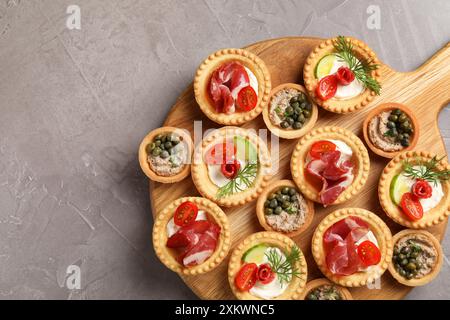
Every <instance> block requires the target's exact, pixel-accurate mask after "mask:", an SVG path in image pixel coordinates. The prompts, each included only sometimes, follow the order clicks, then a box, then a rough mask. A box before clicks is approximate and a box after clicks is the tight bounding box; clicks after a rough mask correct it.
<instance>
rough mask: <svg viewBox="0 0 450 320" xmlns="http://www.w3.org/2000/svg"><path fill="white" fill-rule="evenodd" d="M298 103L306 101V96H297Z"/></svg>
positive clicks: (302, 94)
mask: <svg viewBox="0 0 450 320" xmlns="http://www.w3.org/2000/svg"><path fill="white" fill-rule="evenodd" d="M297 99H298V101H305V99H306V96H305V94H304V93H303V92H302V93H300V94H299V95H298V96H297Z"/></svg>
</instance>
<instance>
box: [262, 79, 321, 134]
mask: <svg viewBox="0 0 450 320" xmlns="http://www.w3.org/2000/svg"><path fill="white" fill-rule="evenodd" d="M317 116H318V111H317V106H316V105H315V104H314V103H313V102H312V101H311V100H310V98H309V97H308V96H307V95H306V90H305V88H304V87H303V86H301V85H298V84H295V83H285V84H281V85H279V86H278V87H276V88H274V89H273V90H272V92H271V94H270V102H269V105H268V107H267V108H264V109H263V118H264V122H265V123H266V126H267V128H269V130H270V131H271V132H272V133H273V134H275V135H277V136H279V137H280V138H284V139H295V138H300V137H301V136H303V135H304V134H305V133H307V132H308V131H310V130H311V129H312V128H313V127H314V124H315V123H316V121H317Z"/></svg>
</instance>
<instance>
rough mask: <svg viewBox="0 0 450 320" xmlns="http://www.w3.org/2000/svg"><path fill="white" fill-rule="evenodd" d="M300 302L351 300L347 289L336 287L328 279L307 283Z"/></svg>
mask: <svg viewBox="0 0 450 320" xmlns="http://www.w3.org/2000/svg"><path fill="white" fill-rule="evenodd" d="M300 298H301V300H353V298H352V295H351V294H350V291H348V289H347V288H344V287H341V286H338V285H336V284H334V283H333V282H331V281H330V280H328V279H325V278H321V279H315V280H312V281H309V282H308V283H307V284H306V289H305V291H304V292H303V294H302V295H301V297H300Z"/></svg>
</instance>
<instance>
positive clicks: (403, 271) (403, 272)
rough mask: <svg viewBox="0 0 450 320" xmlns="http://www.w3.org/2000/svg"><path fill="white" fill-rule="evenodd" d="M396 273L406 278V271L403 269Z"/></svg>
mask: <svg viewBox="0 0 450 320" xmlns="http://www.w3.org/2000/svg"><path fill="white" fill-rule="evenodd" d="M398 273H400V275H401V276H402V277H406V271H405V270H404V269H399V270H398Z"/></svg>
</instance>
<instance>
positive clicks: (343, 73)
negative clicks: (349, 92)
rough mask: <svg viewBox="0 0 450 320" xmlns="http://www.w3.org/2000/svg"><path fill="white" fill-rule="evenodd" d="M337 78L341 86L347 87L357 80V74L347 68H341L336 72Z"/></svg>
mask: <svg viewBox="0 0 450 320" xmlns="http://www.w3.org/2000/svg"><path fill="white" fill-rule="evenodd" d="M336 78H337V81H338V83H339V84H340V85H342V86H346V85H349V84H350V83H352V81H353V80H355V74H354V73H353V72H352V70H350V69H349V68H347V67H340V68H339V69H338V71H337V72H336Z"/></svg>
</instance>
